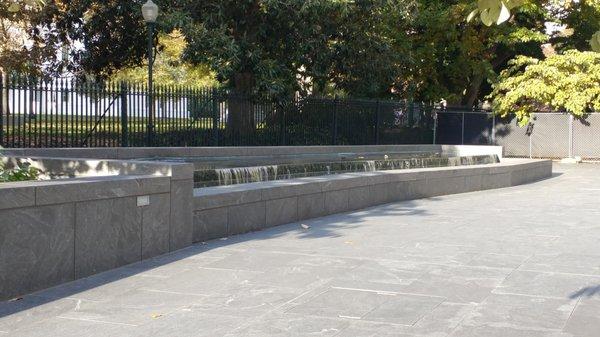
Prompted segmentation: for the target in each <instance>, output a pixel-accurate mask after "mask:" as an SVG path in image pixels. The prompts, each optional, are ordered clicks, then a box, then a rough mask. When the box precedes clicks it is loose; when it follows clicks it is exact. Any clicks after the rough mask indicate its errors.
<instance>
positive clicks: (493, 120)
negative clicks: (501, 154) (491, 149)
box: [492, 112, 496, 145]
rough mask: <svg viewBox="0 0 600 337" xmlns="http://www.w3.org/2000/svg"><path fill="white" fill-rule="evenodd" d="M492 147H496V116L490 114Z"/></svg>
mask: <svg viewBox="0 0 600 337" xmlns="http://www.w3.org/2000/svg"><path fill="white" fill-rule="evenodd" d="M492 145H496V114H495V113H493V112H492Z"/></svg>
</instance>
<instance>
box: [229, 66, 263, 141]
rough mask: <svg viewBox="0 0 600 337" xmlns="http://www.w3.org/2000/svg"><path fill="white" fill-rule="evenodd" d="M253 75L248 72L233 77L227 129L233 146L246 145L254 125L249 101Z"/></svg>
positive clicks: (252, 111) (252, 110)
mask: <svg viewBox="0 0 600 337" xmlns="http://www.w3.org/2000/svg"><path fill="white" fill-rule="evenodd" d="M253 88H254V75H253V74H252V73H249V72H243V73H237V74H235V75H234V90H233V92H232V93H231V95H230V96H229V99H228V106H229V114H228V116H227V128H228V129H229V135H230V136H231V137H232V140H233V142H234V144H235V145H248V143H249V140H250V138H249V137H250V136H251V135H252V134H253V133H254V129H255V127H256V125H255V124H256V123H255V120H254V109H253V104H252V101H251V99H250V98H251V97H250V96H251V94H252V89H253Z"/></svg>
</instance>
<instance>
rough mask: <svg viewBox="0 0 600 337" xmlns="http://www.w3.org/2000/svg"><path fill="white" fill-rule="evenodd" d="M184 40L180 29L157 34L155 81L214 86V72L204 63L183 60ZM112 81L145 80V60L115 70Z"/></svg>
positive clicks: (146, 68) (157, 82)
mask: <svg viewBox="0 0 600 337" xmlns="http://www.w3.org/2000/svg"><path fill="white" fill-rule="evenodd" d="M185 47H186V42H185V39H184V37H183V35H182V34H181V32H179V31H177V30H175V31H173V32H171V33H169V34H166V33H160V34H159V37H158V51H157V54H156V57H155V60H154V71H153V74H154V82H155V83H156V84H157V85H159V86H172V85H183V86H187V87H210V86H216V85H217V82H216V81H215V79H214V75H213V73H212V72H211V70H210V69H209V67H208V66H207V65H204V64H199V65H196V66H192V65H191V64H189V63H185V62H183V60H182V57H181V56H182V54H183V51H184V49H185ZM111 79H112V80H115V81H130V82H136V83H146V82H147V81H148V66H147V61H146V62H145V63H144V64H142V65H141V66H137V67H133V68H125V69H121V70H117V71H116V72H115V73H114V74H113V75H112V76H111Z"/></svg>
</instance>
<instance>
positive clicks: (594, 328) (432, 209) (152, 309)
mask: <svg viewBox="0 0 600 337" xmlns="http://www.w3.org/2000/svg"><path fill="white" fill-rule="evenodd" d="M599 170H600V168H599V167H597V166H595V165H591V164H582V165H579V166H561V165H555V167H554V172H555V173H554V175H553V177H552V178H550V179H546V180H543V181H540V182H536V183H532V184H528V185H522V186H516V187H510V188H504V189H498V190H489V191H481V192H472V193H464V194H455V195H447V196H439V197H431V198H426V199H421V200H411V201H404V202H397V203H391V204H386V205H382V206H376V207H372V208H368V209H365V210H360V211H354V212H349V213H342V214H337V215H331V216H326V217H322V218H317V219H313V220H309V221H304V222H297V223H291V224H287V225H283V226H279V227H274V228H270V229H267V230H264V231H259V232H254V233H250V234H244V235H237V236H231V237H228V238H223V239H220V240H214V241H209V242H206V243H200V244H195V245H193V246H190V247H188V248H185V249H183V250H179V251H176V252H173V253H170V254H167V255H163V256H159V257H156V258H153V259H150V260H146V261H142V262H139V263H136V264H132V265H128V266H125V267H121V268H118V269H114V270H110V271H107V272H104V273H101V274H97V275H94V276H91V277H88V278H83V279H80V280H77V281H74V282H70V283H66V284H63V285H60V286H57V287H54V288H50V289H47V290H43V291H40V292H37V293H33V294H30V295H26V296H23V297H22V298H18V299H15V300H12V301H9V302H2V304H0V335H6V336H63V337H66V336H88V335H90V336H91V335H94V336H211V337H214V336H352V337H354V336H517V337H518V336H527V337H529V336H533V337H537V336H552V337H568V336H590V337H591V336H598V334H599V331H600V316H599V314H598V313H599V312H600V226H599V225H598V220H597V219H598V216H599V215H600V210H599V209H598V208H597V202H598V201H599V200H600V197H599V196H600V194H599V192H600V181H598V179H597V178H596V177H597V173H598V172H599Z"/></svg>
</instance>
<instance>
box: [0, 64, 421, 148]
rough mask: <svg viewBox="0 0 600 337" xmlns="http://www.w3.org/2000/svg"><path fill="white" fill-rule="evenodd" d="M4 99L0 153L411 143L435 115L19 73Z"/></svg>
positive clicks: (356, 102) (0, 83)
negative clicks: (22, 149)
mask: <svg viewBox="0 0 600 337" xmlns="http://www.w3.org/2000/svg"><path fill="white" fill-rule="evenodd" d="M0 92H1V95H0V146H2V147H12V148H15V147H118V146H123V147H125V146H237V145H247V146H261V145H272V146H275V145H345V144H348V145H359V144H361V145H362V144H364V145H367V144H413V143H431V142H432V137H433V118H432V113H431V112H432V108H431V107H430V106H427V105H424V104H415V103H410V102H406V101H389V100H378V101H377V100H360V99H349V98H319V97H298V96H292V97H289V98H283V99H282V98H280V97H270V96H252V97H245V96H239V95H233V94H231V93H229V92H227V91H223V90H217V89H211V88H188V87H182V86H162V87H161V86H157V87H156V88H155V89H154V90H153V91H152V92H151V93H149V92H148V90H147V88H146V86H144V85H139V84H135V83H126V82H120V83H90V82H80V81H77V80H75V79H51V80H40V79H36V78H29V77H23V76H16V75H15V76H9V77H7V78H4V79H2V78H1V77H0ZM149 94H150V95H151V97H152V99H151V100H149V99H148V95H149ZM150 102H151V103H150ZM149 104H150V105H151V106H148V105H149ZM149 108H150V109H149Z"/></svg>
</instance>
